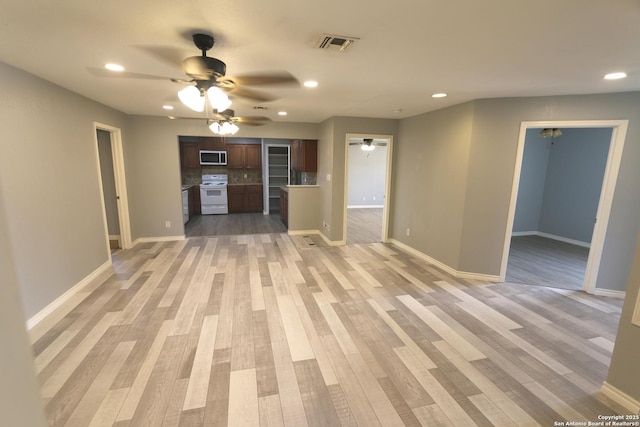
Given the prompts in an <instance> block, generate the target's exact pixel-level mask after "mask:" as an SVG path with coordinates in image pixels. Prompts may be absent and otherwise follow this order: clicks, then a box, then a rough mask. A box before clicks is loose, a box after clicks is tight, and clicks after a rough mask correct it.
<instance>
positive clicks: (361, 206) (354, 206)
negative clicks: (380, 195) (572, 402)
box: [347, 205, 384, 209]
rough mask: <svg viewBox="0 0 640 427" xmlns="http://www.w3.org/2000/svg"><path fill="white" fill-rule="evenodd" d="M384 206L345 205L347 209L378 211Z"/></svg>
mask: <svg viewBox="0 0 640 427" xmlns="http://www.w3.org/2000/svg"><path fill="white" fill-rule="evenodd" d="M380 208H384V205H347V209H380Z"/></svg>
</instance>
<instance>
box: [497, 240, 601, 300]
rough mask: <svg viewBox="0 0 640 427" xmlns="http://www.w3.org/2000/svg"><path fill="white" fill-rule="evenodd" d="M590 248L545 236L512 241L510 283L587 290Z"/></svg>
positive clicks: (508, 269) (509, 268) (508, 265)
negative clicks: (585, 275)
mask: <svg viewBox="0 0 640 427" xmlns="http://www.w3.org/2000/svg"><path fill="white" fill-rule="evenodd" d="M588 257H589V248H585V247H581V246H576V245H572V244H570V243H565V242H560V241H557V240H552V239H548V238H545V237H541V236H518V237H512V238H511V249H510V250H509V260H508V263H507V274H506V281H507V282H514V283H524V284H528V285H539V286H551V287H554V288H562V289H574V290H579V289H582V288H583V282H584V274H585V270H586V268H587V259H588Z"/></svg>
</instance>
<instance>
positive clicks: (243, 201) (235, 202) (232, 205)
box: [227, 184, 262, 213]
mask: <svg viewBox="0 0 640 427" xmlns="http://www.w3.org/2000/svg"><path fill="white" fill-rule="evenodd" d="M227 199H228V202H229V213H250V212H262V185H260V184H242V185H233V184H230V185H228V186H227Z"/></svg>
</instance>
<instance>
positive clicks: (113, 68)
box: [104, 64, 124, 71]
mask: <svg viewBox="0 0 640 427" xmlns="http://www.w3.org/2000/svg"><path fill="white" fill-rule="evenodd" d="M104 68H106V69H107V70H110V71H124V67H123V66H122V65H120V64H105V65H104Z"/></svg>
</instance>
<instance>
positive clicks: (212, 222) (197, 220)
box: [184, 213, 287, 237]
mask: <svg viewBox="0 0 640 427" xmlns="http://www.w3.org/2000/svg"><path fill="white" fill-rule="evenodd" d="M286 231H287V228H286V227H285V225H284V224H283V223H282V219H281V218H280V214H279V213H274V214H270V215H264V214H262V213H237V214H228V215H193V216H192V217H191V219H189V221H188V222H187V223H186V224H185V226H184V232H185V235H186V236H187V237H202V236H229V235H241V234H264V233H286Z"/></svg>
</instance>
